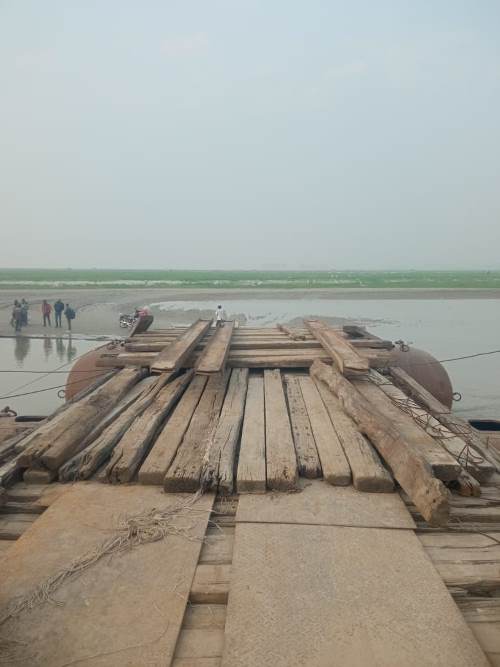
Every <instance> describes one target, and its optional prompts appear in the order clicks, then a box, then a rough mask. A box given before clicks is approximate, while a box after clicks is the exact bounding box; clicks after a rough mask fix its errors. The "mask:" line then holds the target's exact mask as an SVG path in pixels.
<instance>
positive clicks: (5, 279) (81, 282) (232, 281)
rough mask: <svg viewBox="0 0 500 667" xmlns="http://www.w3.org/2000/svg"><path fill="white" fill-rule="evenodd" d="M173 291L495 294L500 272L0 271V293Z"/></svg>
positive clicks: (499, 285) (499, 280) (499, 284)
mask: <svg viewBox="0 0 500 667" xmlns="http://www.w3.org/2000/svg"><path fill="white" fill-rule="evenodd" d="M34 287H47V288H61V287H63V288H78V287H81V288H92V287H109V288H112V287H116V288H118V287H165V288H167V287H176V288H184V287H185V288H189V287H191V288H204V287H206V288H212V289H213V288H215V289H218V288H225V289H228V288H253V289H255V288H267V289H269V288H281V289H287V288H289V289H299V288H305V289H314V288H375V289H376V288H391V287H392V288H405V287H406V288H423V289H425V288H442V289H445V288H456V289H466V288H485V289H486V288H500V271H189V270H182V271H179V270H163V271H162V270H133V271H131V270H129V269H109V270H108V269H0V289H1V288H5V289H6V288H9V289H10V288H12V289H14V288H15V289H24V288H26V289H29V288H31V289H32V288H34Z"/></svg>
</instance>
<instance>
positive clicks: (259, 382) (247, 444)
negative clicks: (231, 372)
mask: <svg viewBox="0 0 500 667" xmlns="http://www.w3.org/2000/svg"><path fill="white" fill-rule="evenodd" d="M236 486H237V490H238V493H265V491H266V426H265V419H264V378H263V377H262V375H258V374H255V375H251V376H250V378H249V380H248V390H247V400H246V404H245V416H244V418H243V427H242V431H241V445H240V454H239V457H238V475H237V480H236Z"/></svg>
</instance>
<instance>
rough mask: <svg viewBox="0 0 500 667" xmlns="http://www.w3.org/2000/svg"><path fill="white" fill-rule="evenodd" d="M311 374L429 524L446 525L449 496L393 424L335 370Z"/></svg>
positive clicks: (317, 368)
mask: <svg viewBox="0 0 500 667" xmlns="http://www.w3.org/2000/svg"><path fill="white" fill-rule="evenodd" d="M311 375H312V376H313V377H314V378H317V379H318V380H321V381H322V382H324V383H325V384H326V385H327V386H328V387H329V389H330V390H331V391H333V393H334V394H335V395H336V396H337V397H338V399H339V400H340V402H341V404H342V407H343V408H344V410H345V411H346V412H347V414H348V415H349V416H350V417H351V418H352V419H353V420H354V422H355V423H356V424H357V426H358V428H359V429H360V431H361V432H362V433H364V434H365V435H366V436H367V437H368V438H369V439H370V440H371V442H372V443H373V444H374V445H375V447H376V448H377V450H378V452H379V454H380V455H381V456H382V458H383V459H384V461H385V462H386V463H387V465H388V466H389V467H390V468H391V470H392V473H393V475H394V477H395V478H396V479H397V481H398V482H399V484H400V485H401V487H402V488H403V490H404V491H406V493H407V494H408V495H409V496H410V498H411V499H412V502H413V503H414V504H415V506H416V507H417V508H418V510H419V512H420V513H421V515H422V516H423V517H424V519H425V520H426V521H428V522H429V523H430V524H431V525H439V526H440V525H446V523H447V521H448V516H449V512H450V508H449V494H448V491H447V490H446V488H445V486H444V485H443V483H442V482H440V481H439V480H438V479H436V478H435V477H434V476H433V474H432V470H431V468H430V466H429V464H428V463H427V462H426V461H425V459H424V458H423V457H422V456H421V455H419V454H418V453H417V452H415V451H414V450H413V449H412V448H411V447H409V446H408V445H407V443H406V442H405V440H404V439H403V438H402V437H401V434H400V433H399V431H398V430H397V428H396V427H395V426H394V424H393V423H392V422H391V421H390V420H389V419H387V418H386V417H384V416H383V415H382V414H381V413H380V412H379V411H378V410H376V409H375V408H374V407H373V406H372V405H371V404H370V403H369V402H368V401H367V400H366V399H365V398H364V397H363V396H361V394H360V393H359V392H358V391H356V389H355V388H354V387H353V386H352V384H351V383H350V382H349V381H348V380H346V379H345V378H344V377H343V376H342V375H341V373H339V372H338V371H337V370H336V369H334V368H332V367H329V366H326V365H325V364H322V363H321V362H316V363H314V364H313V366H312V368H311Z"/></svg>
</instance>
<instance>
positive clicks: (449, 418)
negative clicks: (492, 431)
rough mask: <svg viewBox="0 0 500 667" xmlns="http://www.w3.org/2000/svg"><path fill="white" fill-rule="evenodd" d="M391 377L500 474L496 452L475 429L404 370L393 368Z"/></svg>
mask: <svg viewBox="0 0 500 667" xmlns="http://www.w3.org/2000/svg"><path fill="white" fill-rule="evenodd" d="M391 376H392V377H393V379H394V381H395V382H396V383H397V384H398V386H400V387H402V389H404V391H405V392H406V393H407V394H408V395H409V396H411V397H412V398H413V399H414V400H415V401H417V403H420V405H422V406H423V407H424V408H425V409H426V410H428V411H429V412H430V413H431V414H432V415H434V417H436V419H437V420H438V421H439V422H441V424H444V426H446V427H447V428H449V429H450V431H452V433H456V434H457V435H458V436H459V437H461V438H463V439H464V440H465V441H466V442H467V444H468V445H469V446H470V447H471V449H472V452H473V454H475V453H476V452H477V453H479V454H480V455H481V456H482V457H483V458H484V459H485V460H486V461H488V462H489V463H490V464H491V465H492V466H494V467H495V469H496V470H497V471H498V472H500V466H499V459H498V458H497V455H496V454H495V452H494V451H492V450H490V449H487V448H486V447H485V446H484V443H483V442H482V441H481V439H480V438H479V437H478V435H477V434H476V433H475V432H474V429H473V428H472V427H471V426H470V424H468V423H467V422H466V421H464V420H463V419H461V418H460V417H459V416H458V415H456V414H454V413H453V412H451V410H449V409H448V408H447V407H446V406H445V405H443V404H442V403H441V402H440V401H438V400H437V398H434V396H433V395H432V394H431V393H430V392H429V391H427V389H425V388H424V387H422V385H421V384H419V383H418V382H417V381H416V380H414V379H413V378H412V377H411V376H410V375H408V373H406V371H404V370H403V369H402V368H396V367H393V368H391ZM476 455H477V454H476Z"/></svg>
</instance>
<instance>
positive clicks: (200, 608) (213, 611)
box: [182, 549, 226, 630]
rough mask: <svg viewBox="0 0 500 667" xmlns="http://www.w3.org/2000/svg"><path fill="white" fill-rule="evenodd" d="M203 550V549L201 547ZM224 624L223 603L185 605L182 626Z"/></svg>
mask: <svg viewBox="0 0 500 667" xmlns="http://www.w3.org/2000/svg"><path fill="white" fill-rule="evenodd" d="M202 551H203V549H202ZM225 624H226V605H225V604H214V605H207V604H190V605H188V606H187V607H186V613H185V614H184V621H183V622H182V627H183V628H186V629H189V630H201V629H209V628H220V629H222V630H224V626H225Z"/></svg>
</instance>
